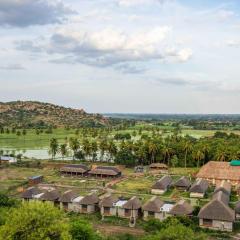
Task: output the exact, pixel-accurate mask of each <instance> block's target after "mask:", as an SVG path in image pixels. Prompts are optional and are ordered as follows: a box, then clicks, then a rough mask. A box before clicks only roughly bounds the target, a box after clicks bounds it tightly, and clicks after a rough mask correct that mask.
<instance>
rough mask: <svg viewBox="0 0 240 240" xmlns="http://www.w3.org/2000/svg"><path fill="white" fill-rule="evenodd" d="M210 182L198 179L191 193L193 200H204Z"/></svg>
mask: <svg viewBox="0 0 240 240" xmlns="http://www.w3.org/2000/svg"><path fill="white" fill-rule="evenodd" d="M208 186H209V184H208V181H207V180H205V179H197V180H196V181H195V182H194V183H193V185H192V186H191V188H190V190H189V192H190V197H192V198H204V196H205V194H206V192H207V190H208Z"/></svg>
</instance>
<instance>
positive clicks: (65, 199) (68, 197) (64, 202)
mask: <svg viewBox="0 0 240 240" xmlns="http://www.w3.org/2000/svg"><path fill="white" fill-rule="evenodd" d="M77 197H78V194H77V193H76V192H74V191H73V190H67V191H66V192H64V193H63V194H62V195H61V196H60V198H59V202H60V208H61V209H64V210H65V211H68V210H71V207H70V206H69V205H70V204H72V202H73V200H74V199H75V198H77Z"/></svg>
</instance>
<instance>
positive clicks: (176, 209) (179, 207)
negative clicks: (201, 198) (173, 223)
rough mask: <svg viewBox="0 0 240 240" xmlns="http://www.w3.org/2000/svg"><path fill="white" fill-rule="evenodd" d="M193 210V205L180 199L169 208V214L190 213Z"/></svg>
mask: <svg viewBox="0 0 240 240" xmlns="http://www.w3.org/2000/svg"><path fill="white" fill-rule="evenodd" d="M192 212H193V207H192V206H191V204H190V203H188V202H187V201H186V200H180V201H179V202H177V203H176V204H175V205H174V206H173V207H172V209H171V210H170V212H169V213H170V214H172V215H181V216H182V215H190V214H192Z"/></svg>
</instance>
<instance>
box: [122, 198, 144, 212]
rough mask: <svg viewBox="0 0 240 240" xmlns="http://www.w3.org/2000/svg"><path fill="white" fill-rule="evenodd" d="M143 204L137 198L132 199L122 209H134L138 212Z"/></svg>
mask: <svg viewBox="0 0 240 240" xmlns="http://www.w3.org/2000/svg"><path fill="white" fill-rule="evenodd" d="M141 205H142V204H141V202H140V200H139V199H138V198H137V197H135V196H134V197H132V198H131V199H130V200H128V201H127V202H126V203H125V204H124V205H123V206H122V207H123V208H125V209H133V210H137V209H139V208H141Z"/></svg>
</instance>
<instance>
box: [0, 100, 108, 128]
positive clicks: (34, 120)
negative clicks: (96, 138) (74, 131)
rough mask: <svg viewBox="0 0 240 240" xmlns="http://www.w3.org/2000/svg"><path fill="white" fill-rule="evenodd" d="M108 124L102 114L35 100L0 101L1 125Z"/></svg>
mask: <svg viewBox="0 0 240 240" xmlns="http://www.w3.org/2000/svg"><path fill="white" fill-rule="evenodd" d="M107 124H108V120H107V118H104V117H103V116H102V115H100V114H89V113H86V112H85V111H84V110H83V109H72V108H66V107H62V106H57V105H54V104H50V103H42V102H35V101H15V102H6V103H1V102H0V125H1V126H9V127H21V128H22V127H25V128H36V127H38V128H45V127H50V126H56V127H67V126H69V127H83V126H84V127H100V126H106V125H107Z"/></svg>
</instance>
